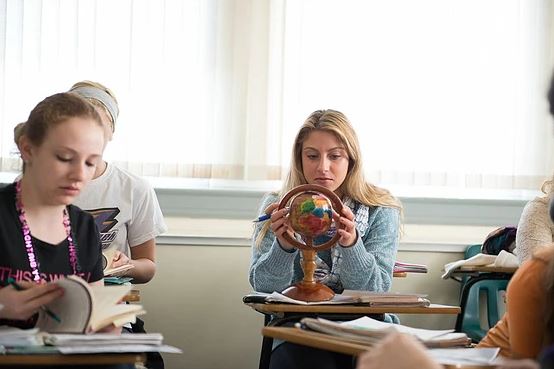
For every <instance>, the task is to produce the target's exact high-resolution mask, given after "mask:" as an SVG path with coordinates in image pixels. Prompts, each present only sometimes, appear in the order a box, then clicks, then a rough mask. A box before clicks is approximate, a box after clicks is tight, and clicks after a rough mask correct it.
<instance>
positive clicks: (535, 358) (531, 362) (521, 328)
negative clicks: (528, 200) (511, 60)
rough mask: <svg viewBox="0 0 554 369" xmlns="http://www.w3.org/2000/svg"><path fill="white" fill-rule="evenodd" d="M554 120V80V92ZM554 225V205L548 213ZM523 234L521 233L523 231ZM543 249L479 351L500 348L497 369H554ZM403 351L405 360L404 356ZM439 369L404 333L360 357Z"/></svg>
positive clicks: (553, 318) (549, 274) (553, 88)
mask: <svg viewBox="0 0 554 369" xmlns="http://www.w3.org/2000/svg"><path fill="white" fill-rule="evenodd" d="M548 102H549V108H550V114H551V115H552V116H553V117H554V75H553V76H552V79H551V82H550V88H549V91H548ZM546 209H547V208H546V207H545V209H544V210H545V213H548V214H549V215H550V218H551V220H553V221H554V204H553V203H552V202H550V205H549V209H548V211H547V210H546ZM518 231H519V230H518ZM545 246H550V247H539V248H538V249H537V250H536V251H535V252H534V253H533V254H532V256H530V257H529V259H528V260H527V261H525V262H524V263H523V264H522V265H521V266H520V267H519V268H518V270H517V272H516V273H515V274H514V276H513V277H512V279H511V280H510V283H509V285H508V290H507V291H506V313H505V314H504V316H503V317H502V318H501V319H500V320H499V321H498V323H497V324H496V325H495V326H494V327H493V328H491V329H490V330H489V331H488V333H487V335H486V336H485V338H483V339H482V340H481V341H480V342H479V344H478V345H477V347H499V348H500V356H501V359H500V360H499V363H498V365H497V366H495V367H496V368H497V369H503V368H514V369H515V368H518V369H539V368H541V369H553V368H554V247H552V246H554V245H552V240H550V244H547V245H545ZM398 352H402V353H405V355H404V354H403V355H398ZM385 367H386V368H388V369H411V368H414V367H416V368H419V369H439V368H441V367H442V366H441V365H439V364H438V363H437V362H436V361H435V360H433V359H432V358H431V357H430V356H429V355H428V354H427V352H426V349H425V347H423V345H421V344H420V343H419V342H416V341H415V340H414V339H413V338H411V337H406V336H401V335H399V334H395V335H391V336H389V337H387V339H385V340H384V341H383V342H381V343H380V344H378V345H376V346H375V347H373V348H372V349H371V350H370V351H368V352H366V353H364V354H363V355H361V356H360V360H359V362H358V366H357V369H377V368H385Z"/></svg>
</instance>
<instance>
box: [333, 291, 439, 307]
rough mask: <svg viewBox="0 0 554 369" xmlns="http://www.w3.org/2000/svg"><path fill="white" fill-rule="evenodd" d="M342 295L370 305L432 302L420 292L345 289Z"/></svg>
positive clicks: (421, 304)
mask: <svg viewBox="0 0 554 369" xmlns="http://www.w3.org/2000/svg"><path fill="white" fill-rule="evenodd" d="M342 296H343V297H344V298H346V297H350V298H351V299H353V300H355V301H357V302H358V303H361V304H368V305H369V306H382V307H386V306H392V307H394V306H429V305H430V304H431V302H430V301H429V300H428V299H427V295H422V294H418V293H397V292H370V291H360V290H344V291H342Z"/></svg>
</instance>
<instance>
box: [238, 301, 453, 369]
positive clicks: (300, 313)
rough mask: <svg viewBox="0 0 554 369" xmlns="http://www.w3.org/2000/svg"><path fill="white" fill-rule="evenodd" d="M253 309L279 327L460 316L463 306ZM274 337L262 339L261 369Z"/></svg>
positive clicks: (271, 306)
mask: <svg viewBox="0 0 554 369" xmlns="http://www.w3.org/2000/svg"><path fill="white" fill-rule="evenodd" d="M246 305H248V306H250V307H251V308H252V309H254V310H256V311H258V312H260V313H262V314H264V326H266V327H269V326H273V327H277V326H281V325H283V324H286V323H289V322H297V321H299V320H300V319H302V318H304V317H321V318H325V319H329V320H353V319H357V318H361V317H363V316H370V317H372V318H375V319H379V320H383V316H384V314H385V313H392V314H459V313H460V307H458V306H448V305H437V304H431V305H430V306H427V307H421V306H415V307H414V306H389V307H374V306H369V305H348V304H340V305H294V304H275V303H271V304H262V303H256V304H253V303H248V304H246ZM272 347H273V338H272V337H270V336H265V335H264V337H263V339H262V350H261V353H260V364H259V368H260V369H266V368H269V361H270V359H271V351H272Z"/></svg>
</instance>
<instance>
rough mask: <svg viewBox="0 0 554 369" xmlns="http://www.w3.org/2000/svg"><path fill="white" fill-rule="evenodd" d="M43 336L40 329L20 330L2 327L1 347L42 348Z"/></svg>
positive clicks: (0, 330) (0, 329) (0, 331)
mask: <svg viewBox="0 0 554 369" xmlns="http://www.w3.org/2000/svg"><path fill="white" fill-rule="evenodd" d="M43 344H44V343H43V341H42V335H41V334H40V333H39V330H38V328H33V329H19V328H14V327H7V326H0V346H5V347H20V346H42V345H43Z"/></svg>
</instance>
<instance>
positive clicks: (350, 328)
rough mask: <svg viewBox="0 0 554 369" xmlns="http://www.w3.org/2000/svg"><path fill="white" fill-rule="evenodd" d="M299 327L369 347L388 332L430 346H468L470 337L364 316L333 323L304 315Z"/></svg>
mask: <svg viewBox="0 0 554 369" xmlns="http://www.w3.org/2000/svg"><path fill="white" fill-rule="evenodd" d="M300 327H302V328H304V329H310V330H313V331H317V332H321V333H325V334H329V335H332V336H336V337H340V338H341V339H343V340H345V341H348V342H354V343H360V344H364V345H369V346H372V345H374V344H375V343H376V342H378V341H380V340H381V339H382V338H383V337H385V336H386V335H388V334H390V333H391V332H400V333H404V334H409V335H412V336H414V337H415V338H416V339H418V340H419V341H421V342H422V343H423V344H424V345H425V346H427V347H429V348H433V347H467V346H468V345H469V344H470V343H471V340H470V339H469V338H468V336H467V335H466V334H465V333H458V332H454V330H453V329H449V330H430V329H421V328H412V327H408V326H405V325H401V324H392V323H385V322H381V321H379V320H375V319H372V318H369V317H367V316H365V317H362V318H359V319H355V320H352V321H347V322H341V323H339V322H334V321H330V320H326V319H322V318H303V319H301V320H300Z"/></svg>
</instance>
